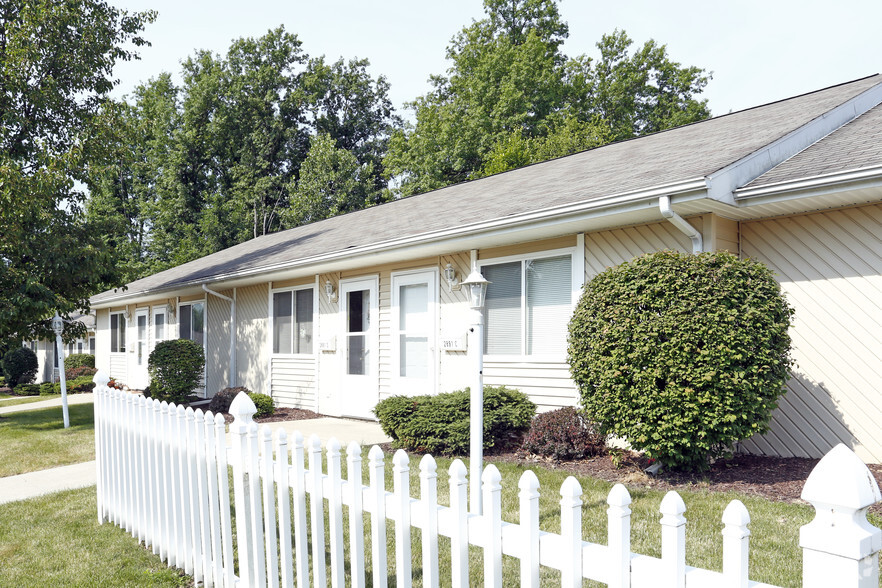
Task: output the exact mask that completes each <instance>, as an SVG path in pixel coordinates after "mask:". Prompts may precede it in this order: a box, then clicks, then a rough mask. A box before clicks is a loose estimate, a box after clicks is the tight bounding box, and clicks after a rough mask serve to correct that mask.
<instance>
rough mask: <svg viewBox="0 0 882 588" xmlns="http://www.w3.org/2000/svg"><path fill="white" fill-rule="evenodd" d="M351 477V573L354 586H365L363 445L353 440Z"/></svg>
mask: <svg viewBox="0 0 882 588" xmlns="http://www.w3.org/2000/svg"><path fill="white" fill-rule="evenodd" d="M346 471H347V474H348V478H349V545H350V547H349V558H350V560H351V561H350V563H349V575H350V579H351V581H352V588H364V586H365V577H364V519H363V518H362V517H363V513H364V508H363V506H362V502H363V500H362V499H363V496H364V485H363V484H362V483H361V479H362V473H361V446H360V445H359V444H358V443H356V442H355V441H352V442H350V443H349V445H348V446H347V447H346Z"/></svg>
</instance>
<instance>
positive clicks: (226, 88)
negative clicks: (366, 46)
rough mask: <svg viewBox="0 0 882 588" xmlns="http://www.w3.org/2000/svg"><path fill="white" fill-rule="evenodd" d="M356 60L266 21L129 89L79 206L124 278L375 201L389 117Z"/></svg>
mask: <svg viewBox="0 0 882 588" xmlns="http://www.w3.org/2000/svg"><path fill="white" fill-rule="evenodd" d="M368 66H369V62H368V61H367V60H350V61H344V60H342V59H340V60H338V61H336V62H332V63H327V62H325V60H324V58H309V56H308V55H307V54H306V53H305V51H304V50H303V48H302V44H301V42H300V40H299V39H298V38H297V36H296V35H294V34H291V33H288V32H286V31H285V29H284V28H283V27H279V28H277V29H274V30H271V31H268V32H267V33H266V34H265V35H263V36H261V37H258V38H241V39H237V40H235V41H233V42H232V44H231V45H230V48H229V50H228V52H227V53H226V55H223V56H222V55H217V54H214V53H212V52H209V51H197V52H196V53H195V54H194V55H192V56H191V57H189V58H188V59H186V60H184V62H183V63H182V72H181V74H182V75H181V77H182V79H183V82H182V84H181V85H180V86H176V85H175V84H174V82H173V81H172V78H171V76H170V75H169V74H163V75H161V76H159V77H158V78H156V79H154V80H151V81H150V82H148V83H146V84H144V85H143V86H141V87H139V88H137V89H136V90H135V92H134V96H133V98H132V100H131V104H125V105H123V106H121V107H120V115H119V118H120V119H121V121H122V123H121V124H120V125H119V130H118V135H119V137H120V142H121V144H122V145H124V146H125V147H126V149H124V150H121V153H120V154H119V157H118V159H117V162H116V163H115V164H114V165H112V166H105V167H102V168H100V169H95V170H94V171H95V173H93V174H92V176H91V177H90V189H91V192H92V194H93V197H92V199H91V200H90V202H89V204H88V215H89V218H90V220H91V221H92V222H94V223H98V224H100V226H101V227H102V230H103V232H104V233H105V234H107V235H109V237H108V240H109V242H111V243H112V244H113V245H114V247H115V251H116V254H117V256H118V260H119V261H118V264H119V265H120V266H121V267H122V268H124V271H125V272H126V280H127V281H130V280H132V279H135V278H138V277H143V276H144V275H148V274H150V273H154V272H157V271H160V270H163V269H167V268H169V267H173V266H176V265H179V264H181V263H184V262H187V261H190V260H192V259H196V258H198V257H201V256H203V255H207V254H210V253H214V252H215V251H219V250H221V249H224V248H226V247H230V246H232V245H236V244H238V243H241V242H243V241H246V240H248V239H252V238H254V237H257V236H260V235H264V234H267V233H271V232H275V231H278V230H279V229H281V228H288V227H291V226H296V225H298V224H302V223H305V222H311V221H313V220H318V219H320V218H325V217H326V216H328V215H329V214H337V213H340V212H346V211H349V210H356V209H359V208H364V207H365V206H368V205H371V204H375V203H377V202H380V201H382V200H383V199H384V190H383V189H384V188H385V180H384V179H383V164H382V156H383V154H384V153H385V150H386V142H387V141H388V136H389V133H390V132H391V129H392V127H393V126H394V125H396V124H397V123H398V118H397V117H395V116H394V114H393V110H392V104H391V101H390V100H389V98H388V90H389V85H388V83H387V82H386V80H385V79H384V78H383V77H382V76H380V77H377V78H372V77H371V76H370V75H369V73H368V69H367V68H368ZM307 161H308V162H309V165H307V166H306V169H304V170H303V172H301V168H302V167H303V166H304V165H305V163H306V162H307ZM325 173H328V174H330V175H329V177H328V179H327V180H324V179H323V174H325Z"/></svg>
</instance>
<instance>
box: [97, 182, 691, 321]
mask: <svg viewBox="0 0 882 588" xmlns="http://www.w3.org/2000/svg"><path fill="white" fill-rule="evenodd" d="M704 188H705V179H704V178H693V179H691V180H686V181H683V182H678V183H672V184H666V185H660V186H656V187H653V188H650V189H647V190H640V191H632V192H623V193H620V194H616V195H612V196H609V197H606V198H601V199H593V200H589V201H583V202H579V203H575V204H566V205H562V206H556V207H552V208H547V209H542V210H538V211H531V212H526V213H523V214H518V215H512V216H506V217H501V218H497V219H492V220H489V221H482V222H479V223H474V224H470V225H461V226H459V227H453V228H450V229H444V230H442V231H435V232H432V233H423V234H419V235H411V236H408V237H404V238H401V239H393V240H389V241H382V242H379V243H372V244H370V245H364V246H361V247H352V248H350V249H344V250H339V251H332V252H329V253H327V254H322V255H315V256H312V257H308V258H303V259H298V260H294V261H290V262H285V263H279V264H274V265H267V266H258V267H253V268H248V269H245V270H240V271H237V272H228V273H225V274H218V275H216V276H211V277H209V278H204V277H203V278H200V279H197V280H190V281H186V282H179V283H177V284H175V285H174V286H171V287H159V288H155V289H152V290H145V291H139V292H132V293H129V292H121V293H120V294H119V295H118V296H114V297H113V298H106V299H104V300H102V301H101V302H100V303H97V304H93V305H92V308H107V307H110V306H116V305H118V304H120V303H122V302H129V303H131V302H137V301H140V300H141V299H148V298H152V297H157V296H160V295H168V294H169V293H173V292H178V291H181V290H184V289H191V288H196V289H200V288H201V287H202V285H203V284H208V285H212V284H218V283H220V282H223V283H224V288H227V287H233V286H241V285H243V283H242V281H244V280H247V279H249V278H253V277H255V276H266V279H267V280H270V279H273V278H272V277H271V275H272V274H274V273H279V272H284V271H294V270H298V269H299V270H302V273H303V275H309V274H311V273H318V272H322V273H324V272H328V271H339V269H341V267H342V266H341V264H346V265H347V266H350V265H352V260H354V259H359V260H362V261H364V263H362V264H360V265H375V264H379V263H382V262H384V261H386V259H385V258H386V257H387V255H386V254H389V253H392V254H394V252H398V251H402V250H406V251H407V253H408V256H409V257H413V256H414V255H415V254H417V252H418V251H422V252H424V256H428V255H431V254H437V253H434V252H435V251H442V252H443V251H448V250H449V251H453V250H465V249H472V248H473V247H472V246H471V244H470V243H467V241H469V238H471V237H474V238H479V237H480V238H482V239H484V238H488V237H499V236H503V235H505V234H506V233H514V232H520V231H523V230H524V228H525V227H530V228H531V229H537V230H538V229H543V228H546V227H549V226H552V225H560V224H569V223H573V222H577V221H578V220H588V219H594V218H598V217H608V218H614V217H615V216H617V215H620V214H626V213H629V212H633V211H634V210H638V209H646V208H650V209H657V201H658V198H659V196H663V195H690V196H696V195H699V193H700V196H702V197H703V195H704ZM614 225H615V223H610V226H614ZM574 232H575V231H574ZM460 242H462V243H460ZM463 243H464V244H463ZM476 246H477V245H476ZM483 246H484V247H486V246H487V245H483Z"/></svg>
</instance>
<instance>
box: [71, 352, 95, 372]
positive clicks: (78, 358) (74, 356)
mask: <svg viewBox="0 0 882 588" xmlns="http://www.w3.org/2000/svg"><path fill="white" fill-rule="evenodd" d="M78 367H90V368H94V367H95V356H94V355H92V354H91V353H71V354H70V355H68V356H67V357H65V358H64V369H66V370H72V369H76V368H78Z"/></svg>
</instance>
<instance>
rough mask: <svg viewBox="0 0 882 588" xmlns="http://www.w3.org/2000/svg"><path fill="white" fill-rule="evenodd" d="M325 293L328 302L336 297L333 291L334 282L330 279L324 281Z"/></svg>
mask: <svg viewBox="0 0 882 588" xmlns="http://www.w3.org/2000/svg"><path fill="white" fill-rule="evenodd" d="M325 294H326V295H327V296H328V302H329V303H331V302H333V301H334V300H336V299H337V293H336V292H335V291H334V284H333V283H332V282H331V280H328V281H326V282H325Z"/></svg>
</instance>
